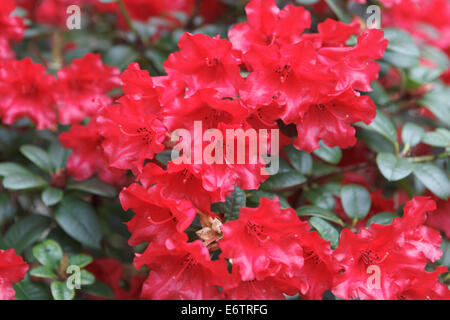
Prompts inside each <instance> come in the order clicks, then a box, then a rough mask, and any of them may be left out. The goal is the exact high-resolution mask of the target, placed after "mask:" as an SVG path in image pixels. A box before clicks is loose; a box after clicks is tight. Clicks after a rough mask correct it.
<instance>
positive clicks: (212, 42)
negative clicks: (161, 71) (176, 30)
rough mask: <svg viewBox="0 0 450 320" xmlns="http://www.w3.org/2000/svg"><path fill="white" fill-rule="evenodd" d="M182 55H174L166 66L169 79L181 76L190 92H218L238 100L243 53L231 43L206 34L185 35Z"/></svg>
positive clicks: (182, 41) (183, 36) (179, 45)
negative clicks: (240, 53) (208, 90)
mask: <svg viewBox="0 0 450 320" xmlns="http://www.w3.org/2000/svg"><path fill="white" fill-rule="evenodd" d="M178 47H179V48H180V51H179V52H175V53H172V54H171V55H170V56H169V59H168V60H167V61H166V62H165V63H164V68H165V70H166V72H167V73H168V74H169V75H179V76H181V77H182V78H183V80H184V81H185V82H186V83H187V85H188V92H189V93H194V92H196V91H197V90H199V89H200V88H214V89H216V90H217V91H218V92H220V94H221V95H222V96H224V97H235V96H236V95H237V91H236V87H237V86H238V85H239V83H240V81H241V76H240V69H239V64H240V57H239V52H237V51H234V50H233V49H232V48H231V43H229V42H228V41H227V40H224V39H220V38H219V36H217V37H214V38H211V37H208V36H206V35H203V34H195V35H192V34H190V33H184V34H183V35H182V36H181V38H180V41H179V42H178Z"/></svg>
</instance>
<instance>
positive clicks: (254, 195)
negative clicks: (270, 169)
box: [248, 190, 291, 209]
mask: <svg viewBox="0 0 450 320" xmlns="http://www.w3.org/2000/svg"><path fill="white" fill-rule="evenodd" d="M262 197H265V198H268V199H271V200H272V199H273V198H275V197H278V200H279V201H280V204H281V208H282V209H286V208H290V207H291V206H290V204H289V202H288V201H287V200H286V198H285V197H283V196H280V195H278V194H276V193H272V192H267V191H263V190H252V191H250V195H249V197H248V202H252V203H254V204H255V205H259V202H260V200H261V198H262Z"/></svg>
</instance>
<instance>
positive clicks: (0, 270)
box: [0, 249, 28, 300]
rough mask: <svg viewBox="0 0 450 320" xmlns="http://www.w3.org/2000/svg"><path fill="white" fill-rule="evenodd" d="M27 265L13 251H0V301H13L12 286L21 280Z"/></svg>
mask: <svg viewBox="0 0 450 320" xmlns="http://www.w3.org/2000/svg"><path fill="white" fill-rule="evenodd" d="M27 271H28V265H27V264H26V262H25V261H23V259H22V258H21V257H20V256H18V255H16V254H15V253H14V250H13V249H9V250H0V300H15V294H16V293H15V291H14V289H13V287H12V284H13V283H15V282H18V281H20V280H22V279H23V278H24V276H25V273H26V272H27Z"/></svg>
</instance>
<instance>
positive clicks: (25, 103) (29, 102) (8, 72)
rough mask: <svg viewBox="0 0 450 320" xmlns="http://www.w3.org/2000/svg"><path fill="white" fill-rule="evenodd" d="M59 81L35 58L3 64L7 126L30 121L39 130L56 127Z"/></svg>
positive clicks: (0, 76) (0, 97) (1, 105)
mask: <svg viewBox="0 0 450 320" xmlns="http://www.w3.org/2000/svg"><path fill="white" fill-rule="evenodd" d="M54 84H55V78H54V76H53V75H50V74H46V73H45V68H44V67H43V66H42V65H40V64H37V63H34V62H33V61H32V60H31V58H25V59H23V60H19V61H18V60H7V61H0V117H1V118H2V121H3V122H4V123H6V124H12V123H14V121H16V120H18V119H21V118H23V117H28V118H29V119H30V120H31V121H32V122H33V123H35V124H36V125H37V129H38V130H41V129H50V128H53V127H54V126H55V124H56V113H55V101H54V98H53V92H52V90H53V87H54Z"/></svg>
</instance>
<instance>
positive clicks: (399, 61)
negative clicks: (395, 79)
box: [383, 28, 420, 68]
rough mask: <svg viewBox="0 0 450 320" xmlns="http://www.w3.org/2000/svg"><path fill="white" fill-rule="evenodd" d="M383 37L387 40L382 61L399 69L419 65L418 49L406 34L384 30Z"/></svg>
mask: <svg viewBox="0 0 450 320" xmlns="http://www.w3.org/2000/svg"><path fill="white" fill-rule="evenodd" d="M384 37H385V38H386V39H388V40H389V44H388V46H387V49H386V52H385V53H384V56H383V60H384V61H387V62H389V63H391V64H392V65H394V66H396V67H399V68H411V67H415V66H417V65H418V64H419V55H420V52H419V49H418V48H417V46H416V44H415V43H414V40H413V38H412V37H411V35H410V34H409V33H408V32H406V31H403V30H401V29H396V28H385V29H384Z"/></svg>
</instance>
